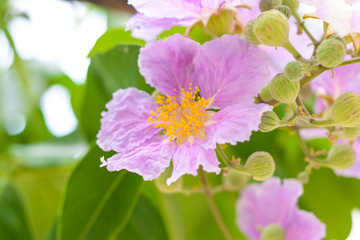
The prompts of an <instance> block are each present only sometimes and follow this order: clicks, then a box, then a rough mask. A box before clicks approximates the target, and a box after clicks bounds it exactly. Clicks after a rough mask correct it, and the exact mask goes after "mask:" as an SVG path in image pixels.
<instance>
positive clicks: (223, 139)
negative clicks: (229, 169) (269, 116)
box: [203, 103, 272, 149]
mask: <svg viewBox="0 0 360 240" xmlns="http://www.w3.org/2000/svg"><path fill="white" fill-rule="evenodd" d="M271 110H272V107H271V106H269V105H267V104H254V103H239V104H236V105H233V106H230V107H226V108H223V109H221V110H220V111H219V112H217V113H216V114H215V115H214V116H212V118H211V119H210V120H209V122H208V124H210V125H208V126H207V127H206V129H205V130H206V134H207V138H206V140H205V143H204V144H203V147H204V148H205V149H209V148H212V149H214V148H216V143H219V144H225V143H230V144H232V145H236V143H237V142H244V141H249V140H250V136H251V134H252V131H257V130H258V129H259V125H260V123H261V116H262V114H263V113H264V112H268V111H271Z"/></svg>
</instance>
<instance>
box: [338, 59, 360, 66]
mask: <svg viewBox="0 0 360 240" xmlns="http://www.w3.org/2000/svg"><path fill="white" fill-rule="evenodd" d="M359 62H360V57H358V58H354V59H351V60H347V61H343V62H342V63H341V64H340V65H339V66H338V67H341V66H346V65H350V64H354V63H359Z"/></svg>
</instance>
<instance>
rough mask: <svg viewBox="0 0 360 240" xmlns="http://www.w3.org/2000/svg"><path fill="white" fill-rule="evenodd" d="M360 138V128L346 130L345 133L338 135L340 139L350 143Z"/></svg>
mask: <svg viewBox="0 0 360 240" xmlns="http://www.w3.org/2000/svg"><path fill="white" fill-rule="evenodd" d="M359 136H360V126H358V127H350V128H344V131H343V132H340V133H338V137H340V138H341V139H344V140H348V141H354V140H355V139H357V138H358V137H359Z"/></svg>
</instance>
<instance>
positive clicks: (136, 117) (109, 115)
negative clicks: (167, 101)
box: [97, 88, 161, 152]
mask: <svg viewBox="0 0 360 240" xmlns="http://www.w3.org/2000/svg"><path fill="white" fill-rule="evenodd" d="M106 108H107V109H108V111H107V112H105V111H104V112H102V113H101V116H102V119H101V128H100V131H99V133H98V135H97V138H98V140H97V144H98V145H99V146H100V147H101V148H102V149H103V150H104V151H110V150H115V151H117V152H124V151H128V150H130V149H132V148H134V147H137V146H139V145H140V144H141V143H143V142H144V141H145V140H147V139H149V138H152V137H153V136H155V135H156V134H157V133H158V132H159V131H160V130H161V129H156V128H154V126H153V125H151V123H148V122H147V120H148V118H149V116H150V115H151V111H156V108H157V105H156V104H155V102H154V100H153V99H152V98H151V96H149V95H148V94H147V93H145V92H143V91H140V90H138V89H136V88H128V89H119V90H118V91H116V92H115V93H114V94H113V99H112V100H111V101H110V102H108V103H107V104H106Z"/></svg>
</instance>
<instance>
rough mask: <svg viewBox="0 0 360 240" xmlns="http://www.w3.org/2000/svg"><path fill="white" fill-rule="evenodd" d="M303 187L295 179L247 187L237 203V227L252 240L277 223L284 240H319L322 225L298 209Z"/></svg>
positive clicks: (256, 239) (313, 217) (272, 181)
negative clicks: (283, 232) (283, 234)
mask: <svg viewBox="0 0 360 240" xmlns="http://www.w3.org/2000/svg"><path fill="white" fill-rule="evenodd" d="M302 194H303V188H302V185H301V183H300V182H299V181H297V180H295V179H285V180H284V181H283V184H281V180H280V179H279V178H271V179H269V180H267V181H265V182H263V183H261V184H256V183H253V184H250V185H249V186H247V187H246V188H245V189H244V190H243V191H242V192H241V198H240V199H239V200H238V202H237V208H236V211H237V215H238V216H237V224H238V226H239V228H240V229H241V231H242V232H243V233H244V234H245V235H246V236H247V237H248V238H249V239H252V240H258V239H260V238H261V230H262V229H264V228H266V226H268V225H269V224H273V223H277V224H279V225H280V226H281V227H282V228H283V229H284V231H285V234H286V240H320V239H322V238H324V237H325V235H326V230H325V225H324V224H323V223H322V222H320V221H319V220H318V219H317V218H316V216H315V215H314V214H313V213H310V212H307V211H304V210H300V209H299V208H298V207H297V202H298V199H299V197H300V196H301V195H302Z"/></svg>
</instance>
